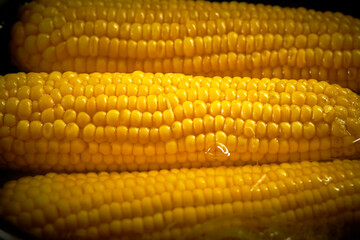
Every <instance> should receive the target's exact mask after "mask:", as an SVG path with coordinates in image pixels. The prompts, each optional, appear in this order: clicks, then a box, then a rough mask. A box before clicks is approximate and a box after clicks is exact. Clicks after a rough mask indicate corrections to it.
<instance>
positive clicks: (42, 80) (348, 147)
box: [0, 72, 360, 172]
mask: <svg viewBox="0 0 360 240" xmlns="http://www.w3.org/2000/svg"><path fill="white" fill-rule="evenodd" d="M359 104H360V100H359V96H358V95H356V94H355V93H353V92H351V91H350V90H349V89H345V88H341V87H339V86H338V85H330V84H329V83H327V82H318V81H316V80H300V81H295V80H281V79H267V78H264V79H256V78H254V79H250V78H239V77H235V78H229V77H226V78H220V77H214V78H206V77H192V76H186V75H183V74H159V73H158V74H150V73H143V72H134V73H132V74H120V73H105V74H101V73H92V74H77V73H74V72H66V73H64V74H61V73H59V72H52V73H50V74H47V73H29V74H25V73H18V74H8V75H5V76H4V77H1V78H0V151H1V161H0V163H1V166H2V167H6V168H12V169H24V170H31V171H48V170H51V171H68V172H70V171H102V170H113V171H115V170H148V169H161V168H174V167H199V166H204V167H207V166H219V164H224V165H234V164H235V165H237V164H244V163H247V162H254V163H256V162H259V163H261V162H274V161H276V162H279V161H280V162H284V161H300V160H314V161H318V160H327V159H330V158H344V157H346V158H348V157H355V156H357V155H358V154H359V152H360V145H359V142H358V141H357V139H358V138H359V137H360V121H359V116H360V105H359Z"/></svg>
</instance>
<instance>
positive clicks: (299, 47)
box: [10, 0, 360, 91]
mask: <svg viewBox="0 0 360 240" xmlns="http://www.w3.org/2000/svg"><path fill="white" fill-rule="evenodd" d="M10 45H11V50H12V53H13V56H14V57H13V60H14V63H15V64H16V65H18V66H19V67H20V68H21V69H23V70H25V71H35V72H39V71H46V72H50V71H54V70H56V71H76V72H79V73H83V72H88V73H91V72H133V71H135V70H140V71H146V72H178V73H185V74H196V75H200V74H208V75H219V76H240V77H258V78H260V77H269V78H271V77H277V78H287V79H308V78H316V79H318V80H325V81H330V82H333V83H339V84H340V85H341V86H343V87H350V88H351V89H353V90H356V91H359V90H360V71H359V70H358V69H359V67H360V21H359V19H356V18H353V17H351V16H345V15H343V14H341V13H330V12H325V13H323V12H316V11H314V10H306V9H304V8H299V9H295V8H280V7H278V6H264V5H262V4H258V5H254V4H246V3H238V2H231V3H228V2H223V3H221V4H220V3H213V2H206V1H181V0H175V1H170V2H168V1H156V0H155V1H146V0H141V1H122V2H118V1H114V0H112V1H105V0H101V1H89V0H80V1H76V2H74V1H70V0H66V1H56V0H51V1H49V0H37V1H33V2H31V3H29V4H28V5H26V6H25V7H24V9H23V12H22V15H21V19H20V21H19V22H17V23H16V24H15V25H14V27H13V31H12V41H11V44H10Z"/></svg>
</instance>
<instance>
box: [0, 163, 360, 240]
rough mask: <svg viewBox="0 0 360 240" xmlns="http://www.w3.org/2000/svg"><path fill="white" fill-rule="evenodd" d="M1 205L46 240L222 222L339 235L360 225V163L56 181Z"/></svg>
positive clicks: (151, 235) (158, 234)
mask: <svg viewBox="0 0 360 240" xmlns="http://www.w3.org/2000/svg"><path fill="white" fill-rule="evenodd" d="M0 203H1V204H0V215H1V216H3V217H4V218H5V219H7V220H8V221H10V222H12V223H13V224H15V225H16V226H19V227H21V228H22V229H24V230H26V231H28V232H30V233H31V234H33V235H35V236H37V237H39V238H41V239H64V238H66V239H121V238H124V239H129V237H130V238H131V236H132V237H134V236H136V237H137V238H140V237H147V238H148V239H177V238H178V237H180V236H184V235H185V234H186V233H188V232H189V231H192V230H194V229H199V228H201V227H203V226H204V225H203V224H204V223H206V222H208V221H212V220H216V219H221V218H222V217H230V218H232V219H233V222H236V221H237V220H239V221H246V222H247V221H249V220H257V219H258V220H259V222H258V225H256V223H257V222H256V221H254V222H253V224H254V225H253V226H252V227H255V228H256V227H259V228H260V227H262V226H263V225H262V224H263V223H267V224H270V226H272V227H273V229H276V228H277V227H279V226H281V225H283V224H289V223H296V224H301V223H302V222H305V221H310V220H312V221H318V220H319V219H324V218H327V219H333V221H334V222H333V223H335V224H337V227H339V226H340V224H343V223H346V222H355V221H359V220H360V162H359V161H358V160H354V161H349V160H344V161H338V160H336V161H333V162H320V163H319V162H307V161H304V162H300V163H291V164H289V163H283V164H271V165H267V164H264V165H261V166H244V167H218V168H200V169H184V168H183V169H172V170H170V171H168V170H161V171H150V172H133V173H128V172H122V173H116V172H113V173H106V172H102V173H99V174H95V173H87V174H55V173H48V174H46V175H43V176H41V175H39V176H35V177H24V178H21V179H19V180H17V181H11V182H8V183H7V184H6V185H4V187H3V189H2V190H1V192H0ZM219 224H221V221H220V222H219ZM271 224H272V225H271ZM322 224H324V222H323V223H322ZM323 227H324V226H323Z"/></svg>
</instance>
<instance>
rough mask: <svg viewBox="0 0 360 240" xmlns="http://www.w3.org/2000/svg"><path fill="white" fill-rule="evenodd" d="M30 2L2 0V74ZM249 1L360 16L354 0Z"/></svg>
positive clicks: (8, 69)
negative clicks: (16, 27)
mask: <svg viewBox="0 0 360 240" xmlns="http://www.w3.org/2000/svg"><path fill="white" fill-rule="evenodd" d="M25 2H29V0H0V54H1V57H0V59H1V60H0V75H4V74H6V73H10V72H16V71H17V69H16V68H15V67H14V66H13V65H12V64H11V60H10V54H9V50H8V44H9V41H10V31H11V26H12V25H13V23H14V22H15V21H16V20H17V17H18V16H17V9H18V8H19V6H21V5H22V4H24V3H25ZM217 2H219V1H217ZM246 2H249V3H263V4H270V5H279V6H282V7H295V8H297V7H305V8H308V9H314V10H317V11H332V12H342V13H344V14H346V15H352V16H354V17H360V10H359V9H360V8H359V7H358V6H357V5H358V4H357V2H356V1H354V0H352V1H351V0H342V1H316V0H304V1H291V0H287V1H286V0H274V1H265V0H263V1H261V0H260V1H258V0H248V1H246Z"/></svg>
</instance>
